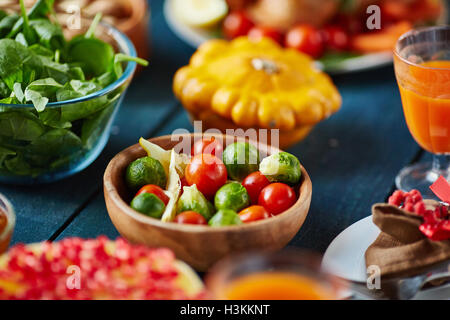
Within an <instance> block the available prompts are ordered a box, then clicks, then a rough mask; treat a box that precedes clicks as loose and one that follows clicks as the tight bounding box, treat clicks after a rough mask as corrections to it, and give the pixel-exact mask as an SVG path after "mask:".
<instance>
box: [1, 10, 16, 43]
mask: <svg viewBox="0 0 450 320" xmlns="http://www.w3.org/2000/svg"><path fill="white" fill-rule="evenodd" d="M19 18H20V17H19V15H18V14H11V15H9V16H6V17H3V18H2V19H1V21H0V37H1V38H3V37H4V36H6V35H7V34H8V32H10V31H11V29H12V28H13V27H14V24H15V23H16V22H17V20H19Z"/></svg>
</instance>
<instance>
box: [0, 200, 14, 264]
mask: <svg viewBox="0 0 450 320" xmlns="http://www.w3.org/2000/svg"><path fill="white" fill-rule="evenodd" d="M0 215H4V217H6V225H4V226H3V225H2V226H1V227H0V255H1V254H2V253H4V252H5V251H6V250H7V249H8V246H9V242H10V241H11V237H12V233H13V230H14V226H15V223H16V215H15V214H14V209H13V207H12V205H11V203H9V201H8V200H7V199H6V197H5V196H3V195H2V194H1V193H0ZM0 219H1V217H0Z"/></svg>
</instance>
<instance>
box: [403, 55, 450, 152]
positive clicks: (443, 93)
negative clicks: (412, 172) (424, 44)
mask: <svg viewBox="0 0 450 320" xmlns="http://www.w3.org/2000/svg"><path fill="white" fill-rule="evenodd" d="M423 67H427V68H423ZM430 68H431V69H430ZM401 80H402V81H399V87H400V94H401V97H402V103H403V111H404V114H405V118H406V123H407V125H408V128H409V130H410V132H411V134H412V136H413V137H414V139H415V140H416V141H417V143H418V144H419V145H420V146H421V147H422V148H424V149H425V150H427V151H429V152H432V153H435V154H446V153H447V154H448V153H450V61H430V62H425V63H423V64H422V67H420V66H409V73H408V74H407V75H406V76H402V79H401Z"/></svg>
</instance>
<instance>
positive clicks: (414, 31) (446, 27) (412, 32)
mask: <svg viewBox="0 0 450 320" xmlns="http://www.w3.org/2000/svg"><path fill="white" fill-rule="evenodd" d="M432 30H447V31H449V32H450V25H442V26H432V27H419V28H414V29H411V30H409V31H408V32H405V33H404V34H402V35H401V36H400V38H399V39H398V40H397V43H396V45H395V49H394V55H395V56H396V57H397V58H398V59H399V60H400V61H402V62H403V63H406V64H408V65H410V66H414V67H417V68H421V69H424V70H437V71H438V70H447V71H450V68H437V67H429V66H424V65H421V64H418V63H414V62H411V61H409V60H407V59H405V58H404V57H402V56H401V55H400V52H399V48H398V47H399V43H400V41H402V40H403V39H405V38H407V37H410V36H412V35H415V34H418V33H420V32H424V31H432Z"/></svg>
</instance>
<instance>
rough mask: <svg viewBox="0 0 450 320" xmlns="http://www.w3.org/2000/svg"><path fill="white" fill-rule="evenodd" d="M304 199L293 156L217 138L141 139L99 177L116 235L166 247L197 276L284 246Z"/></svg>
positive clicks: (305, 186)
mask: <svg viewBox="0 0 450 320" xmlns="http://www.w3.org/2000/svg"><path fill="white" fill-rule="evenodd" d="M191 155H192V156H191ZM221 159H222V160H223V161H222V160H221ZM311 194H312V184H311V180H310V178H309V175H308V173H307V172H306V170H305V168H304V167H303V166H301V164H300V162H299V161H298V159H297V158H296V157H295V156H293V155H291V154H289V153H287V152H283V151H281V150H280V149H278V148H275V147H273V146H269V145H266V144H263V143H261V142H255V141H253V140H246V139H244V138H242V137H235V136H228V135H221V134H214V135H211V134H200V133H198V134H181V135H169V136H163V137H158V138H153V139H149V140H145V139H142V138H141V139H140V143H139V144H136V145H133V146H131V147H129V148H127V149H125V150H123V151H122V152H120V153H119V154H117V155H116V156H115V157H114V158H113V159H112V160H111V162H110V163H109V165H108V167H107V169H106V172H105V175H104V195H105V202H106V207H107V209H108V213H109V216H110V218H111V220H112V222H113V224H114V225H115V227H116V228H117V230H118V231H119V232H120V234H121V235H122V236H123V237H125V238H126V239H128V240H129V241H131V242H134V243H142V244H146V245H148V246H150V247H168V248H170V249H172V250H173V251H174V252H175V254H176V256H177V257H178V258H179V259H181V260H183V261H185V262H187V263H188V264H190V265H191V266H192V267H194V268H195V269H196V270H198V271H206V270H207V269H208V268H209V267H210V266H211V265H212V264H214V263H215V262H216V261H218V260H219V259H221V258H223V257H224V256H227V255H228V254H231V253H236V252H242V251H247V250H269V251H274V250H279V249H281V248H283V247H284V246H285V245H286V244H287V243H288V242H289V241H290V240H291V239H292V238H293V237H294V236H295V235H296V234H297V232H298V231H299V229H300V227H301V226H302V224H303V222H304V221H305V219H306V216H307V214H308V210H309V205H310V202H311Z"/></svg>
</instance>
